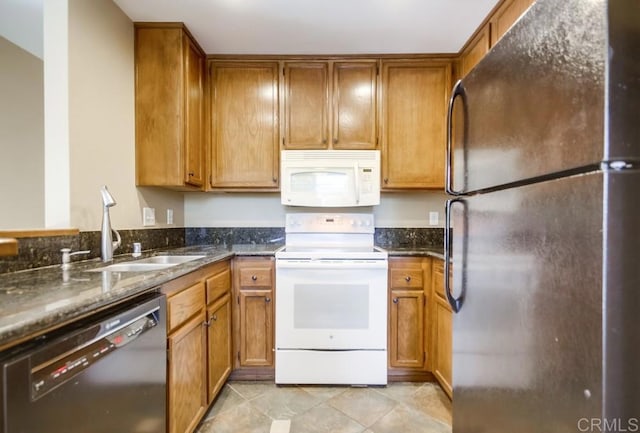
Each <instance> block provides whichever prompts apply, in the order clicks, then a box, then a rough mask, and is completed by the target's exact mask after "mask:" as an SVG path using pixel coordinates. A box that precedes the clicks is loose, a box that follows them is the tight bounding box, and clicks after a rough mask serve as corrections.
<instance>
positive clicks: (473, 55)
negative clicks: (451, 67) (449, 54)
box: [460, 24, 491, 78]
mask: <svg viewBox="0 0 640 433" xmlns="http://www.w3.org/2000/svg"><path fill="white" fill-rule="evenodd" d="M489 28H490V26H489V25H488V24H487V25H485V26H484V27H483V28H482V30H480V32H478V34H477V35H476V36H475V37H474V38H473V39H472V40H471V42H469V45H468V46H467V47H466V48H465V50H464V52H463V53H462V58H461V60H460V68H461V71H460V72H461V76H460V78H462V77H464V76H465V75H467V74H468V73H469V71H471V69H473V67H474V66H475V65H477V64H478V62H479V61H480V60H482V58H483V57H484V56H485V54H487V53H488V52H489V48H490V46H491V40H490V37H489V34H490V31H489Z"/></svg>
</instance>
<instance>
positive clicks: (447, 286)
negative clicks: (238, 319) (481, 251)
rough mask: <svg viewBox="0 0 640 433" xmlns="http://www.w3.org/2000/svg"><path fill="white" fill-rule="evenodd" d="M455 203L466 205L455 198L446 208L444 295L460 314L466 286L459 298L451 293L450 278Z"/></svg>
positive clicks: (449, 201) (450, 200) (448, 202)
mask: <svg viewBox="0 0 640 433" xmlns="http://www.w3.org/2000/svg"><path fill="white" fill-rule="evenodd" d="M454 203H464V200H463V199H460V198H453V199H449V200H447V204H446V207H445V225H444V294H445V295H446V297H447V301H449V305H451V309H452V310H453V311H454V312H456V313H457V312H459V311H460V308H462V303H463V301H464V286H463V290H462V292H461V293H460V296H459V297H458V298H456V297H454V296H453V293H451V278H450V277H449V274H450V269H451V207H452V206H453V204H454Z"/></svg>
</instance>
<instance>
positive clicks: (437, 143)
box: [381, 60, 451, 189]
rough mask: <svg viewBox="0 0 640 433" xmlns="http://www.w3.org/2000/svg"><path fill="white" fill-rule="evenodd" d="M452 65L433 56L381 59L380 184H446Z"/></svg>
mask: <svg viewBox="0 0 640 433" xmlns="http://www.w3.org/2000/svg"><path fill="white" fill-rule="evenodd" d="M450 77H451V65H450V63H449V62H443V61H435V60H416V61H393V60H388V61H383V63H382V81H383V84H382V85H383V97H382V99H383V100H382V125H381V127H382V178H383V183H382V187H383V188H386V189H412V188H413V189H416V188H422V189H427V188H437V189H441V188H443V187H444V152H445V145H446V143H445V140H446V117H447V116H446V112H447V104H448V97H449V92H450V81H451V79H450Z"/></svg>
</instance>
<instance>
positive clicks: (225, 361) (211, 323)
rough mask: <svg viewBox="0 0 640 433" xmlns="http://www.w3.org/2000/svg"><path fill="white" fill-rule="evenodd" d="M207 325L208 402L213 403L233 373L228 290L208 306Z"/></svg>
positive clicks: (229, 296)
mask: <svg viewBox="0 0 640 433" xmlns="http://www.w3.org/2000/svg"><path fill="white" fill-rule="evenodd" d="M229 288H230V286H229ZM207 325H208V327H207V346H208V350H207V356H208V361H209V363H208V372H209V379H208V385H209V386H208V396H209V399H208V402H209V403H211V402H212V401H213V399H214V398H215V396H216V395H217V394H218V392H220V390H221V389H222V386H223V385H224V382H225V381H226V380H227V377H229V374H231V366H232V363H231V295H230V294H229V293H228V292H227V294H225V295H224V296H223V297H222V298H220V299H219V300H218V301H217V302H215V303H214V304H212V305H211V306H209V307H208V308H207Z"/></svg>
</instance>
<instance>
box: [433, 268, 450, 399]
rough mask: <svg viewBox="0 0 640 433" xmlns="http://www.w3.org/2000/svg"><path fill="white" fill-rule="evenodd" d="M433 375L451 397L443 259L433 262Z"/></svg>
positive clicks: (447, 304) (448, 312)
mask: <svg viewBox="0 0 640 433" xmlns="http://www.w3.org/2000/svg"><path fill="white" fill-rule="evenodd" d="M431 287H432V291H433V296H432V298H433V303H432V305H433V311H432V314H433V336H432V341H433V347H432V358H433V375H434V376H435V377H436V379H437V380H438V382H439V383H440V385H441V386H442V389H444V391H445V392H446V393H447V395H448V396H449V398H451V397H452V392H453V386H452V358H453V353H452V351H453V312H452V310H451V307H450V306H449V303H448V302H447V300H446V298H445V295H444V261H442V260H435V259H434V262H433V271H432V283H431Z"/></svg>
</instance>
